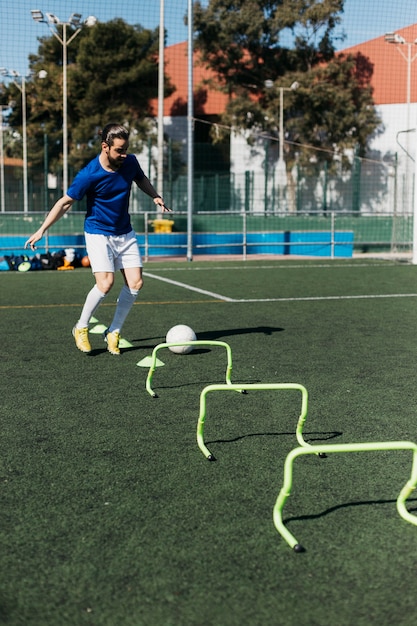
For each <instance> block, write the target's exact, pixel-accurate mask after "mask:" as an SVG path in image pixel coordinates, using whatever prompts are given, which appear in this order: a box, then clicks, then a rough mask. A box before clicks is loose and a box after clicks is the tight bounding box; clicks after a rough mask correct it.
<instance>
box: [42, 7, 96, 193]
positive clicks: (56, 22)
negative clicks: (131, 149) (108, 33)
mask: <svg viewBox="0 0 417 626" xmlns="http://www.w3.org/2000/svg"><path fill="white" fill-rule="evenodd" d="M31 13H32V18H33V19H34V20H35V22H42V23H44V24H46V25H47V26H48V28H49V30H50V31H51V33H52V34H53V36H54V37H55V38H56V39H57V40H58V41H59V43H60V44H61V46H62V82H63V84H62V159H63V174H62V177H63V192H64V193H66V192H67V189H68V94H67V65H68V53H67V48H68V46H69V44H70V43H71V41H72V40H73V39H75V37H76V36H77V35H78V33H79V32H80V31H81V28H82V24H81V14H80V13H72V14H71V16H70V18H69V20H68V22H61V20H60V19H59V18H58V17H57V16H56V15H54V14H53V13H45V15H46V19H45V17H44V15H43V13H42V11H39V10H38V9H35V10H32V11H31ZM96 21H97V20H96V18H95V17H94V16H89V17H88V18H87V19H86V20H85V22H84V23H85V24H86V26H94V24H95V23H96ZM57 26H62V37H61V36H60V35H59V33H58V31H57V30H56V28H57ZM68 26H70V27H73V28H75V30H74V31H73V32H72V35H71V36H70V37H69V38H68V37H67V27H68Z"/></svg>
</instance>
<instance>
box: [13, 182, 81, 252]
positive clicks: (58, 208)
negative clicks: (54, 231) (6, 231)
mask: <svg viewBox="0 0 417 626" xmlns="http://www.w3.org/2000/svg"><path fill="white" fill-rule="evenodd" d="M73 203H74V200H73V198H70V197H69V196H67V195H66V194H65V195H64V196H62V198H60V199H59V200H57V202H55V204H54V206H53V207H52V209H51V210H50V211H49V213H48V215H47V216H46V218H45V220H44V222H43V224H42V226H41V227H40V228H39V229H38V230H37V231H36V233H33V235H32V236H31V237H29V239H28V240H27V241H26V243H25V248H28V247H29V248H31V250H36V246H35V243H36V242H37V241H39V239H42V237H43V235H44V233H45V231H47V230H48V228H50V226H52V224H55V222H57V221H58V220H59V219H61V217H62V216H63V215H65V213H67V211H69V210H70V208H71V207H72V205H73Z"/></svg>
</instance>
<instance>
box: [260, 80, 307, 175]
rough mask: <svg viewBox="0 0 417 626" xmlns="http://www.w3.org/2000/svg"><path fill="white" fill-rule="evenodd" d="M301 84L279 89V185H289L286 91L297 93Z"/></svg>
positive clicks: (295, 83)
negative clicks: (286, 143)
mask: <svg viewBox="0 0 417 626" xmlns="http://www.w3.org/2000/svg"><path fill="white" fill-rule="evenodd" d="M266 86H267V85H266ZM298 87H299V84H298V83H297V82H294V83H293V84H292V85H291V87H278V89H279V155H278V163H277V178H278V181H277V182H278V185H286V184H287V170H286V167H285V160H284V91H295V89H298Z"/></svg>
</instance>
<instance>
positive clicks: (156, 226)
mask: <svg viewBox="0 0 417 626" xmlns="http://www.w3.org/2000/svg"><path fill="white" fill-rule="evenodd" d="M151 224H152V226H153V230H154V232H155V233H172V227H173V225H174V222H173V220H164V219H159V220H153V221H152V222H151Z"/></svg>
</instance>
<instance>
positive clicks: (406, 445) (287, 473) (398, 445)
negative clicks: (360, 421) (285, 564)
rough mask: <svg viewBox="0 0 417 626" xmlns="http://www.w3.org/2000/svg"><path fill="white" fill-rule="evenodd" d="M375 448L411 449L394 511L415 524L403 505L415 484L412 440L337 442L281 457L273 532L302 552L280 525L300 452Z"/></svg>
mask: <svg viewBox="0 0 417 626" xmlns="http://www.w3.org/2000/svg"><path fill="white" fill-rule="evenodd" d="M379 450H411V451H412V452H413V463H412V469H411V476H410V479H409V480H408V481H407V483H406V484H405V485H404V487H403V488H402V490H401V492H400V495H399V496H398V498H397V511H398V513H399V514H400V515H401V517H402V518H403V519H405V521H406V522H410V524H414V525H415V526H417V517H416V516H415V515H412V514H411V513H410V512H409V511H407V508H406V506H405V501H406V500H407V498H408V497H409V496H410V494H411V493H412V491H414V489H415V488H416V486H417V445H416V444H415V443H412V442H411V441H382V442H379V443H378V442H370V443H346V444H343V443H340V444H332V445H327V444H323V445H312V446H309V447H308V448H306V447H299V448H294V450H291V452H290V453H289V454H288V456H287V458H286V460H285V465H284V482H283V486H282V489H281V491H280V493H279V495H278V498H277V501H276V503H275V506H274V511H273V519H274V524H275V527H276V529H277V531H278V532H279V533H280V534H281V536H282V537H283V538H284V539H285V541H286V542H287V543H288V545H289V546H290V547H291V548H293V550H294V551H295V552H304V551H305V549H304V547H303V546H302V545H301V544H300V543H298V541H297V539H296V538H295V537H294V535H293V534H291V533H290V531H289V530H288V529H287V528H286V527H285V526H284V524H283V521H282V510H283V508H284V505H285V503H286V501H287V499H288V498H289V496H290V495H291V487H292V474H293V464H294V461H295V459H296V458H297V457H299V456H301V455H303V454H326V455H327V454H331V453H341V452H373V451H379Z"/></svg>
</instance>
